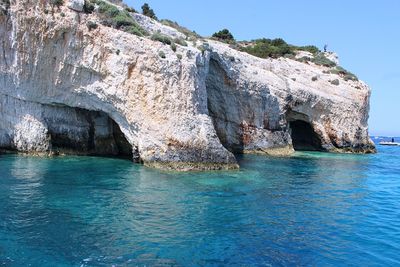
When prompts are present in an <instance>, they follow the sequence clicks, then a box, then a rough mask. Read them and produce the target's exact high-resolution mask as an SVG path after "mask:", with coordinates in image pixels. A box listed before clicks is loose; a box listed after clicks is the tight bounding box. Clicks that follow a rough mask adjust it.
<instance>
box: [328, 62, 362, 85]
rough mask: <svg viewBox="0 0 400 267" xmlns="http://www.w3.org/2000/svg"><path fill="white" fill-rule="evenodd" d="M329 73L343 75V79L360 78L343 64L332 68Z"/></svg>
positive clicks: (354, 79)
mask: <svg viewBox="0 0 400 267" xmlns="http://www.w3.org/2000/svg"><path fill="white" fill-rule="evenodd" d="M329 73H331V74H337V75H339V76H340V77H343V79H344V80H345V81H349V80H351V81H358V78H357V76H356V75H354V74H353V73H351V72H350V71H348V70H346V69H344V68H343V67H341V66H336V67H335V68H334V69H332V70H330V71H329Z"/></svg>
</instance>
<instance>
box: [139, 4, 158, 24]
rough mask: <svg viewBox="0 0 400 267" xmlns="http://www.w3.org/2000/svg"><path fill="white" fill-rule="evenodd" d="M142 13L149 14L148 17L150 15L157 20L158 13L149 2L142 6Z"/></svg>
mask: <svg viewBox="0 0 400 267" xmlns="http://www.w3.org/2000/svg"><path fill="white" fill-rule="evenodd" d="M142 14H143V15H145V16H147V17H149V18H152V19H155V20H157V16H156V14H155V13H154V10H153V9H151V8H150V6H149V4H147V3H145V4H144V5H143V6H142Z"/></svg>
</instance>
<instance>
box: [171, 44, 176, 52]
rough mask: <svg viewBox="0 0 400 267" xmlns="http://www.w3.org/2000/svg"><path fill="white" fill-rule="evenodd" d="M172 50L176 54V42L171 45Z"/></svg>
mask: <svg viewBox="0 0 400 267" xmlns="http://www.w3.org/2000/svg"><path fill="white" fill-rule="evenodd" d="M171 49H172V51H174V52H176V44H175V43H174V42H172V43H171Z"/></svg>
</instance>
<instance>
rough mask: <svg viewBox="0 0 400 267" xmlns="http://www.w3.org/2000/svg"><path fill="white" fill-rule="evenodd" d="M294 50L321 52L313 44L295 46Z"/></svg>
mask: <svg viewBox="0 0 400 267" xmlns="http://www.w3.org/2000/svg"><path fill="white" fill-rule="evenodd" d="M294 48H295V49H296V50H300V51H307V52H310V53H312V54H314V55H315V54H318V53H319V52H321V51H320V50H319V48H318V47H316V46H315V45H306V46H295V47H294Z"/></svg>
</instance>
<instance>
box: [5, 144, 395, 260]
mask: <svg viewBox="0 0 400 267" xmlns="http://www.w3.org/2000/svg"><path fill="white" fill-rule="evenodd" d="M381 152H382V151H381ZM399 152H400V151H396V150H393V148H389V149H387V150H385V151H383V152H382V153H380V154H378V155H365V156H360V155H339V154H326V153H317V152H313V153H306V152H303V153H297V154H296V155H295V156H294V157H290V158H269V157H263V156H250V155H246V156H241V157H240V158H239V161H240V165H241V170H240V171H227V172H204V173H201V172H198V173H169V172H160V171H157V170H152V169H148V168H145V167H143V166H140V165H133V164H131V163H130V162H128V161H123V160H117V159H103V158H91V157H61V158H54V159H48V158H30V157H20V156H9V155H8V156H0V170H1V175H0V178H1V181H2V183H0V202H1V203H2V205H1V206H0V264H3V265H4V264H5V265H12V264H13V265H28V264H32V265H33V266H77V265H83V266H98V265H100V266H103V265H106V266H109V265H112V264H114V265H123V266H124V265H168V266H171V265H172V266H174V265H182V266H187V265H207V266H208V265H210V266H219V265H343V264H345V265H370V264H372V263H376V264H378V263H380V264H382V265H394V264H399V263H400V262H399V257H398V256H397V254H398V253H397V251H398V250H399V249H400V236H399V235H400V234H399V233H400V223H399V220H398V218H399V217H400V216H399V215H400V212H399V204H398V203H399V202H398V199H399V197H400V188H399V179H400V178H399V174H400V169H399V168H400V167H399V166H400V164H399V163H400V159H399V156H398V153H399ZM394 165H395V166H394ZM388 168H389V169H390V171H387V170H388Z"/></svg>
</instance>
